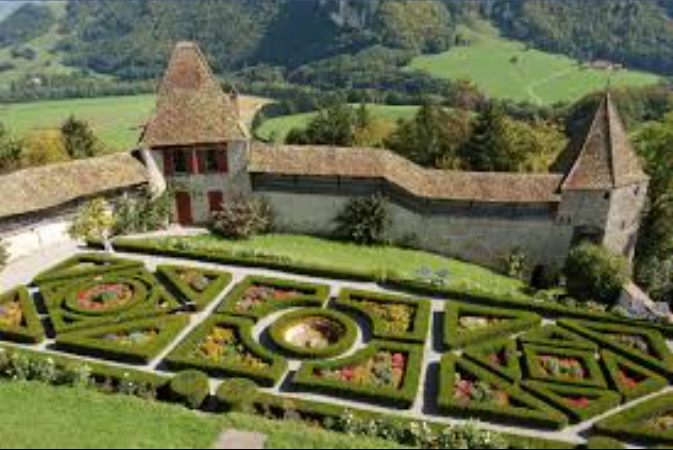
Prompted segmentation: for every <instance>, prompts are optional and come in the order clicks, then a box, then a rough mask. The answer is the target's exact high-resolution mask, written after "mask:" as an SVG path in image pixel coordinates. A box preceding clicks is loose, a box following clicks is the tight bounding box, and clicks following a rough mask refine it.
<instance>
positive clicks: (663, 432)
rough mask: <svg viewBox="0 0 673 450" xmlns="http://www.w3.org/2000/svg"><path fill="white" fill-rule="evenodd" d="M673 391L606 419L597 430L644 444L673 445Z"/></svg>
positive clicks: (599, 423) (598, 425) (596, 427)
mask: <svg viewBox="0 0 673 450" xmlns="http://www.w3.org/2000/svg"><path fill="white" fill-rule="evenodd" d="M672 419H673V392H669V393H666V394H662V395H659V396H657V397H654V398H652V399H649V400H646V401H644V402H642V403H639V404H637V405H635V406H632V407H630V408H628V409H626V410H624V411H622V412H620V413H618V414H615V415H613V416H609V417H608V418H606V419H603V420H601V421H600V422H598V423H597V424H596V425H595V429H596V431H598V432H599V433H601V434H607V435H610V436H615V437H618V438H622V439H627V440H629V441H636V442H641V443H646V444H662V445H671V444H673V420H672Z"/></svg>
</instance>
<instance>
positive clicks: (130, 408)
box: [0, 382, 401, 449]
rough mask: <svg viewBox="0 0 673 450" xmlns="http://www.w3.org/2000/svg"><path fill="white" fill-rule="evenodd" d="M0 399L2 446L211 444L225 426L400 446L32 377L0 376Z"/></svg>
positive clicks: (339, 443)
mask: <svg viewBox="0 0 673 450" xmlns="http://www.w3.org/2000/svg"><path fill="white" fill-rule="evenodd" d="M0 404H2V408H0V435H1V436H2V439H0V448H157V449H158V448H211V447H212V445H213V443H214V442H215V440H216V439H217V436H218V435H219V433H220V432H221V431H222V430H224V429H229V428H234V429H238V430H245V431H259V432H262V433H265V434H267V435H268V441H267V448H277V449H290V448H307V449H308V448H335V449H336V448H353V449H355V448H401V447H396V446H393V445H392V444H390V443H388V442H386V441H382V440H374V439H363V438H361V437H358V438H351V437H348V436H346V435H340V434H336V433H329V432H325V431H321V430H317V429H312V428H311V429H309V428H307V427H306V426H304V425H301V424H299V423H287V422H278V421H269V420H265V419H261V418H258V417H252V416H245V415H237V414H232V415H226V416H225V415H204V414H195V413H194V412H192V411H189V410H187V409H185V408H182V407H179V406H173V405H168V404H164V403H150V402H147V401H144V400H140V399H136V398H131V397H125V396H120V395H104V394H99V393H97V392H93V391H83V390H76V389H72V388H57V387H51V386H46V385H43V384H40V383H34V382H33V383H27V382H0Z"/></svg>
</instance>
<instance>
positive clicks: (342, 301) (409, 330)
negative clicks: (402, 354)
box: [335, 289, 431, 342]
mask: <svg viewBox="0 0 673 450" xmlns="http://www.w3.org/2000/svg"><path fill="white" fill-rule="evenodd" d="M335 306H336V307H337V308H341V309H349V310H354V311H356V312H358V313H360V314H363V315H364V316H365V317H367V318H368V319H369V321H370V323H371V324H372V332H373V335H374V337H375V338H377V339H392V340H400V341H408V342H425V339H426V338H427V335H428V327H429V323H430V313H431V309H430V302H428V301H427V300H417V299H411V298H407V297H400V296H392V295H384V294H379V293H375V292H368V291H361V290H355V289H343V290H342V291H341V292H340V293H339V297H338V298H337V301H336V303H335Z"/></svg>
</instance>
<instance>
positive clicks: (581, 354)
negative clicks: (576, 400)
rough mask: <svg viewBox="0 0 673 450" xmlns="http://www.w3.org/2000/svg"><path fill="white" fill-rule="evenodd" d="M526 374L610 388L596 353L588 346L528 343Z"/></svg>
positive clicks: (536, 378) (579, 384)
mask: <svg viewBox="0 0 673 450" xmlns="http://www.w3.org/2000/svg"><path fill="white" fill-rule="evenodd" d="M523 352H524V360H525V362H526V375H527V376H528V377H530V378H531V379H533V380H539V381H553V382H556V383H560V384H570V385H573V386H588V387H598V388H606V387H607V384H606V382H605V378H604V377H603V374H602V370H601V367H600V365H599V363H598V360H597V359H596V358H595V357H594V354H593V353H591V352H587V351H585V350H577V349H564V348H558V347H545V346H541V345H533V344H525V345H524V347H523Z"/></svg>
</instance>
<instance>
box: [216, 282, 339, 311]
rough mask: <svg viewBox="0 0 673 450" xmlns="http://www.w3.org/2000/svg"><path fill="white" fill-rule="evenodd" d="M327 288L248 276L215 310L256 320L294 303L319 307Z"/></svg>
mask: <svg viewBox="0 0 673 450" xmlns="http://www.w3.org/2000/svg"><path fill="white" fill-rule="evenodd" d="M328 296H329V287H328V286H325V285H318V284H312V283H303V282H299V281H291V280H283V279H279V278H269V277H258V276H251V277H248V278H246V279H245V280H243V281H242V282H241V283H239V284H238V285H237V286H236V287H235V288H234V289H233V291H232V292H231V293H230V294H229V295H228V296H227V298H226V299H225V300H224V302H223V303H222V305H220V307H219V308H218V312H219V313H222V314H231V315H234V316H244V317H250V318H253V319H259V318H261V317H264V316H266V315H268V314H270V313H272V312H275V311H278V310H280V309H284V308H290V307H294V306H306V307H310V306H316V307H320V306H322V305H323V304H324V303H325V301H326V300H327V297H328Z"/></svg>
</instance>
